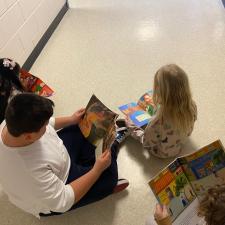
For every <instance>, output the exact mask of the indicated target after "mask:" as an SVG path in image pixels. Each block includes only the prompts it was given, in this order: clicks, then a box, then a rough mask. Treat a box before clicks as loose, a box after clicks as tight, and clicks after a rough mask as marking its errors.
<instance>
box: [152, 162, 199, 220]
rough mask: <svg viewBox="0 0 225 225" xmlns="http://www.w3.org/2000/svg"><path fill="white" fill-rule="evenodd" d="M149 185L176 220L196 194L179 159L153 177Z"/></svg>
mask: <svg viewBox="0 0 225 225" xmlns="http://www.w3.org/2000/svg"><path fill="white" fill-rule="evenodd" d="M149 185H150V187H151V189H152V191H153V193H154V194H155V196H156V198H157V200H158V201H159V203H160V204H164V205H166V206H167V208H168V211H169V212H170V215H171V218H172V221H174V220H175V219H176V218H177V217H178V216H179V215H180V214H181V213H182V212H183V211H184V210H185V209H186V208H187V207H188V206H189V205H190V204H191V203H192V202H193V201H194V200H195V199H196V195H195V193H194V191H193V189H192V187H191V185H190V183H189V181H188V179H187V177H186V175H185V173H184V171H183V169H182V167H181V166H180V164H179V163H178V161H177V160H175V161H174V162H172V163H171V164H170V165H169V166H168V167H167V168H165V169H164V170H163V171H161V172H160V173H159V174H158V175H157V176H156V177H155V178H153V179H152V180H151V181H150V182H149Z"/></svg>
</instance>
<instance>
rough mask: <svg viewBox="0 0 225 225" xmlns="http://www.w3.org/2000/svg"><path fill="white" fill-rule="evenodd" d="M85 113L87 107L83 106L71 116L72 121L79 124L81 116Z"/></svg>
mask: <svg viewBox="0 0 225 225" xmlns="http://www.w3.org/2000/svg"><path fill="white" fill-rule="evenodd" d="M84 113H85V108H81V109H79V110H78V111H76V112H75V113H74V114H73V115H72V116H71V122H72V123H73V124H77V123H79V122H80V120H81V118H82V117H83V115H84Z"/></svg>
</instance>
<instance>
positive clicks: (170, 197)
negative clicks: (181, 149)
mask: <svg viewBox="0 0 225 225" xmlns="http://www.w3.org/2000/svg"><path fill="white" fill-rule="evenodd" d="M223 183H225V152H224V147H223V145H222V143H221V142H220V141H219V140H217V141H215V142H213V143H211V144H209V145H207V146H205V147H203V148H201V149H199V150H198V151H196V152H194V153H192V154H190V155H186V156H183V157H179V158H177V159H175V160H174V161H173V162H172V163H171V164H169V165H168V166H167V167H166V168H165V169H163V170H162V171H161V172H160V173H159V174H157V175H156V176H155V177H154V178H153V179H152V180H151V181H150V182H149V185H150V187H151V189H152V191H153V193H154V195H155V196H156V198H157V200H158V201H159V203H160V204H165V205H167V208H168V210H169V212H170V215H171V217H172V220H173V225H178V224H179V225H180V224H187V225H188V224H190V225H193V224H196V225H197V224H198V225H200V224H204V221H203V220H202V219H201V218H199V217H198V216H197V207H198V204H199V200H201V198H202V196H203V195H204V193H205V192H206V191H207V190H208V189H210V188H212V187H215V186H216V185H220V184H223ZM187 219H188V220H187ZM186 220H187V221H186ZM184 221H185V223H184Z"/></svg>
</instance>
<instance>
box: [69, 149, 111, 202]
mask: <svg viewBox="0 0 225 225" xmlns="http://www.w3.org/2000/svg"><path fill="white" fill-rule="evenodd" d="M110 164H111V152H110V151H109V150H106V151H105V152H103V153H102V155H101V156H100V157H99V158H98V159H97V160H96V162H95V165H94V167H93V168H92V169H91V170H90V171H89V172H87V173H86V174H85V175H83V176H81V177H80V178H78V179H76V180H74V181H72V182H71V183H70V185H71V187H72V188H73V191H74V194H75V203H76V202H78V201H79V200H80V199H81V198H82V197H83V196H84V195H85V194H86V193H87V192H88V191H89V189H90V188H91V187H92V185H93V184H94V183H95V182H96V181H97V180H98V178H99V177H100V175H101V174H102V172H103V171H104V170H105V169H106V168H107V167H108V166H109V165H110Z"/></svg>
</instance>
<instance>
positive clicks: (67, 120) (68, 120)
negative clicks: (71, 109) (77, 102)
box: [55, 108, 85, 130]
mask: <svg viewBox="0 0 225 225" xmlns="http://www.w3.org/2000/svg"><path fill="white" fill-rule="evenodd" d="M84 112H85V109H83V108H82V109H79V110H78V111H76V112H75V113H74V114H73V115H71V116H64V117H57V118H55V129H56V130H58V129H61V128H64V127H67V126H69V125H72V124H77V123H79V121H80V119H81V118H82V116H83V115H84Z"/></svg>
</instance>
